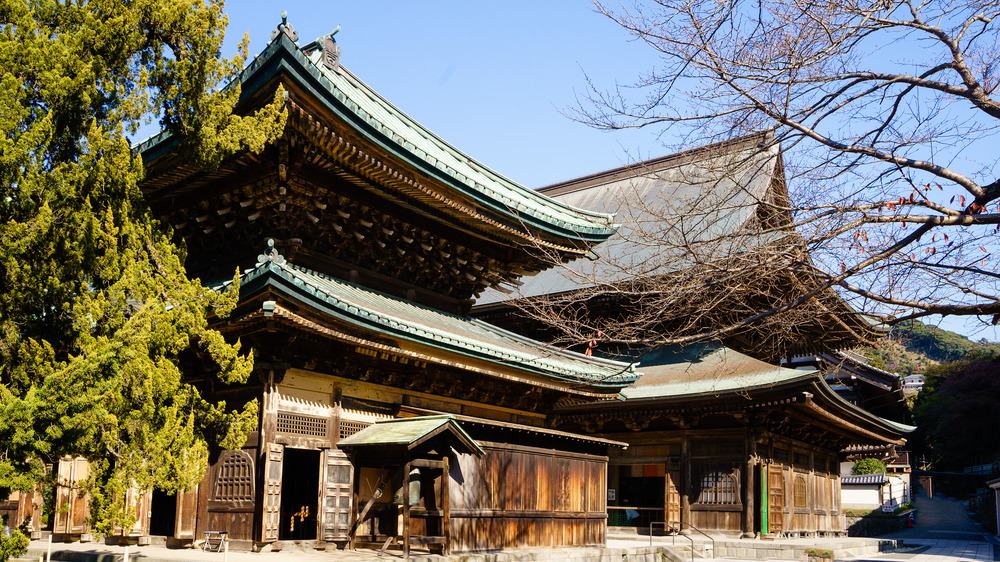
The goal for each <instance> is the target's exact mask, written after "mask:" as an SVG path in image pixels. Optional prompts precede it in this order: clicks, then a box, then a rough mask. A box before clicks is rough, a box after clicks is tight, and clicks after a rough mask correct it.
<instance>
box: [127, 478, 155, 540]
mask: <svg viewBox="0 0 1000 562" xmlns="http://www.w3.org/2000/svg"><path fill="white" fill-rule="evenodd" d="M125 502H126V503H125V505H126V506H127V507H126V509H128V510H129V513H130V514H131V515H132V516H133V517H135V521H134V522H133V523H132V527H131V528H130V529H128V531H127V532H125V533H124V534H125V535H127V536H130V537H144V536H147V535H149V518H150V516H151V515H152V512H151V508H152V507H153V491H152V490H150V491H148V492H144V491H142V490H140V489H138V488H129V489H128V491H127V492H126V493H125Z"/></svg>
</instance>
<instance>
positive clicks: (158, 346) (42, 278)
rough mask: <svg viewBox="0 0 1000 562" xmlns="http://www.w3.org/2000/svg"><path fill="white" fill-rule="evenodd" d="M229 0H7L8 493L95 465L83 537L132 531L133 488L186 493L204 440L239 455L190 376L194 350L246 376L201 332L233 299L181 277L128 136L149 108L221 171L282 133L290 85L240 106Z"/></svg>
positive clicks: (1, 233)
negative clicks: (90, 531)
mask: <svg viewBox="0 0 1000 562" xmlns="http://www.w3.org/2000/svg"><path fill="white" fill-rule="evenodd" d="M225 27H226V17H225V15H224V13H223V6H222V2H221V0H133V1H127V2H123V1H121V0H65V1H63V0H59V1H57V0H0V68H2V69H3V72H2V74H0V131H2V134H0V190H2V192H0V287H2V290H0V489H2V488H14V489H21V490H28V489H30V488H31V486H32V485H33V483H34V482H35V481H37V479H39V478H40V477H41V476H42V472H43V465H44V464H45V463H53V462H54V461H56V460H57V459H58V458H59V457H61V456H63V455H82V456H84V457H87V458H88V459H91V460H92V462H93V463H94V464H93V470H92V476H91V480H90V482H89V484H90V487H91V492H92V493H93V494H94V496H93V500H94V503H93V505H94V507H96V508H97V509H92V512H93V513H92V515H93V517H94V521H93V522H92V523H93V524H94V526H95V527H94V528H95V530H96V531H98V532H102V531H105V532H106V531H107V530H108V529H109V528H110V526H111V525H112V524H125V525H128V524H129V523H130V522H129V521H128V520H127V519H128V517H127V516H125V515H124V513H125V510H124V509H123V506H121V505H119V504H116V502H122V501H124V496H125V494H124V490H125V489H127V488H128V487H130V486H137V487H139V488H144V489H150V488H151V487H152V485H153V483H154V482H155V483H156V485H157V486H160V487H163V488H167V489H184V488H188V487H190V486H192V485H193V484H194V483H196V482H198V481H199V480H200V479H201V475H202V473H203V471H204V469H205V467H206V460H207V450H208V447H209V445H210V444H219V445H221V446H224V447H239V446H240V445H241V444H242V442H243V441H244V440H245V438H246V433H247V432H248V431H249V429H250V428H251V427H252V426H253V424H254V423H255V419H256V405H255V404H253V403H251V404H248V405H247V406H246V407H245V408H243V409H242V410H240V411H231V410H230V409H229V408H227V406H226V404H225V403H209V402H207V401H205V400H204V399H203V398H202V396H201V395H200V394H199V393H198V391H197V390H196V389H195V388H194V387H192V386H191V385H189V384H186V383H185V382H184V380H183V379H182V376H181V372H180V369H179V368H178V355H179V354H180V353H181V352H182V351H183V350H185V349H187V348H188V347H189V346H197V347H198V348H200V349H201V350H203V351H204V352H207V353H208V354H210V355H211V357H213V358H214V360H215V363H216V364H217V366H218V378H219V380H220V381H223V382H230V383H231V382H239V381H245V380H246V377H247V376H248V375H249V373H250V370H251V368H252V361H251V359H250V357H248V356H246V355H245V354H241V353H240V346H239V343H236V344H235V345H229V344H227V343H226V342H225V341H224V340H223V338H222V336H221V335H220V334H219V333H218V332H216V331H213V330H211V329H209V328H208V318H209V315H210V314H216V315H225V314H227V313H228V311H229V310H230V309H231V308H232V306H233V305H234V303H235V300H234V299H235V296H234V294H230V295H220V294H217V293H215V292H212V291H210V290H208V289H205V288H204V287H202V286H201V284H200V283H199V281H198V280H190V279H188V278H187V275H186V272H185V270H184V266H183V263H184V250H183V248H178V247H177V246H175V245H174V244H173V243H172V242H171V232H170V231H169V228H168V227H167V226H165V225H161V224H159V223H158V222H157V221H156V220H154V218H153V217H152V216H151V214H150V211H149V209H148V207H147V205H146V203H145V202H144V200H143V196H142V193H141V192H140V189H139V187H138V186H139V182H140V181H141V179H142V177H143V166H142V161H141V158H140V157H139V156H138V155H137V154H136V153H134V152H133V151H132V149H131V146H130V142H129V135H134V134H135V132H136V130H137V128H138V127H139V126H140V125H141V124H142V123H143V122H144V120H146V119H148V118H149V117H148V116H150V115H154V116H158V118H159V119H160V122H161V124H162V125H163V126H164V128H165V129H166V130H167V131H168V132H169V133H170V134H173V135H175V136H177V138H178V139H179V140H180V142H181V143H182V145H183V146H184V147H185V150H186V151H187V153H188V156H189V157H190V158H191V159H193V160H195V161H198V162H200V163H202V164H203V165H204V166H205V167H207V168H211V167H213V166H217V165H218V164H219V163H220V162H221V161H222V159H223V158H225V157H226V155H228V154H230V153H232V152H234V151H236V150H244V149H245V150H251V151H260V150H262V149H263V147H264V146H265V144H266V143H267V142H268V141H269V140H272V139H273V138H275V137H276V136H277V134H278V133H279V132H280V130H281V129H282V128H283V126H284V120H285V114H284V111H283V106H282V104H281V100H282V99H283V98H282V97H281V93H280V92H279V94H278V96H276V98H275V101H274V102H273V103H272V104H270V105H268V106H267V107H265V108H264V109H262V110H260V111H258V112H257V113H256V114H254V115H251V116H242V117H241V116H235V115H233V108H234V106H235V104H236V101H237V100H238V97H239V89H238V87H228V88H222V87H220V86H221V85H222V84H224V83H225V82H227V81H229V80H230V79H231V78H232V77H233V76H234V75H235V73H236V72H238V71H239V69H240V68H241V67H242V65H243V61H244V59H245V56H246V51H247V41H246V38H244V41H243V43H242V44H241V46H240V50H239V53H238V54H237V56H235V57H234V58H233V59H229V60H227V59H224V58H221V57H220V50H221V44H222V40H223V34H224V31H225Z"/></svg>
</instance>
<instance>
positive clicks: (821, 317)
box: [473, 132, 913, 537]
mask: <svg viewBox="0 0 1000 562" xmlns="http://www.w3.org/2000/svg"><path fill="white" fill-rule="evenodd" d="M772 140H773V139H772V137H771V136H770V133H767V132H764V133H758V134H752V135H748V136H744V137H737V138H734V139H731V140H727V141H724V142H720V143H717V144H714V145H709V146H704V147H700V148H696V149H692V150H688V151H684V152H681V153H677V154H672V155H668V156H664V157H660V158H655V159H652V160H647V161H643V162H637V163H634V164H632V165H629V166H625V167H621V168H617V169H613V170H607V171H604V172H600V173H597V174H592V175H589V176H585V177H581V178H578V179H574V180H570V181H566V182H562V183H558V184H554V185H551V186H546V187H543V188H540V189H539V191H540V192H542V193H545V194H547V195H551V196H552V197H553V198H555V199H556V200H558V201H562V202H565V203H567V204H570V205H573V206H577V207H582V208H587V209H591V210H595V211H601V212H607V213H613V214H615V215H616V216H617V217H618V218H617V220H618V222H619V223H620V227H619V229H618V231H617V232H616V234H614V235H613V236H611V237H610V238H609V239H608V241H607V242H604V243H603V244H601V245H600V246H598V247H597V248H596V249H595V252H596V253H597V254H598V255H599V256H600V259H598V260H586V261H584V260H581V261H577V262H572V263H569V264H566V265H565V266H562V267H557V268H553V269H550V270H547V271H544V272H541V273H539V274H537V275H535V276H533V277H530V278H527V279H525V281H524V283H523V285H522V286H520V287H519V288H518V290H517V291H516V292H515V293H513V294H505V293H503V292H500V291H495V290H490V291H487V292H486V293H485V294H484V296H483V298H481V299H480V300H479V301H478V302H477V304H476V306H475V307H474V309H473V315H474V316H476V317H478V318H482V319H484V320H487V321H489V322H492V323H494V324H496V325H498V326H502V327H505V328H508V329H511V330H515V331H519V332H520V333H523V334H525V335H528V336H531V337H535V338H539V339H543V340H545V339H547V338H549V337H551V336H552V334H553V333H554V332H555V330H553V329H552V324H553V323H554V322H557V320H551V319H550V320H548V321H545V319H539V317H538V310H539V309H541V311H542V313H543V314H544V313H545V312H546V310H545V307H553V306H573V307H576V309H574V314H580V313H581V312H580V311H581V307H585V308H586V313H587V314H589V315H590V316H589V317H588V319H589V321H590V323H591V324H592V325H594V326H601V325H602V322H603V320H604V319H611V320H610V321H611V322H614V321H616V318H621V315H623V314H627V311H629V310H630V307H635V308H640V307H641V306H647V307H648V306H649V302H653V303H655V302H656V299H655V296H654V297H653V298H647V296H646V295H647V294H648V293H650V292H655V291H656V290H658V289H657V287H660V286H663V287H669V286H670V283H671V281H672V279H673V277H674V276H679V277H683V276H684V275H687V274H688V272H689V271H695V274H696V275H697V274H698V272H700V271H708V272H711V271H712V268H711V267H705V265H706V263H708V264H711V262H713V261H717V262H719V263H720V264H721V267H719V268H717V269H718V270H721V271H725V272H727V273H728V269H727V267H726V265H728V264H727V263H726V260H731V261H732V263H737V264H747V263H751V264H756V263H757V262H755V261H752V260H755V259H758V258H757V256H763V257H761V258H759V259H760V263H765V264H766V263H768V262H767V261H766V260H768V259H771V260H773V261H775V262H783V263H784V264H786V265H787V264H788V260H787V259H784V260H774V258H775V257H778V258H781V257H783V256H784V255H786V254H787V253H788V252H789V250H791V252H792V254H793V255H797V254H799V253H800V252H799V250H798V246H797V241H798V240H797V238H796V235H795V233H794V230H793V229H792V226H791V224H792V217H791V216H790V214H789V213H788V211H787V209H788V207H789V205H788V193H787V188H786V180H785V176H784V163H783V159H782V153H781V151H780V147H779V146H777V145H776V144H775V143H773V142H772ZM797 261H798V262H799V263H798V265H797V266H796V267H788V268H787V271H784V270H777V271H769V272H768V273H769V278H768V279H767V280H766V281H765V280H763V279H762V280H761V285H760V286H757V287H755V286H754V285H752V284H750V285H748V286H747V289H745V290H743V291H742V292H732V296H731V297H730V299H738V300H739V302H731V301H730V302H725V301H723V302H721V303H717V304H715V305H714V306H715V307H717V308H719V309H722V310H718V311H714V310H706V311H703V312H702V315H703V316H704V317H705V318H707V319H709V321H712V320H713V319H718V321H727V320H729V319H728V318H727V317H726V313H727V310H725V309H727V308H729V307H732V308H737V306H742V307H744V309H746V308H747V306H746V305H747V303H751V305H750V307H749V308H752V309H755V310H767V309H768V308H771V307H773V306H776V305H777V304H780V303H781V302H784V301H783V300H781V299H782V298H786V297H783V296H782V295H784V294H786V292H787V293H790V292H791V291H793V290H795V289H796V288H797V287H801V286H803V285H807V284H808V283H807V282H808V279H807V276H808V275H809V268H808V261H807V260H801V259H799V260H797ZM699 268H700V269H699ZM634 272H643V273H642V274H641V275H642V276H644V277H645V278H648V279H651V280H652V281H651V282H650V283H643V282H642V281H643V279H642V277H640V278H639V281H636V279H635V278H634V277H635V274H634ZM804 278H805V279H804ZM661 279H662V283H661V284H659V285H658V284H657V283H660V280H661ZM650 287H652V288H650ZM729 289H730V288H729V287H722V288H721V289H720V288H717V287H714V286H713V284H712V283H710V282H709V280H708V278H707V276H706V280H705V282H704V283H702V284H700V285H699V287H698V291H699V292H701V293H704V294H706V295H709V298H706V299H705V300H706V301H709V302H711V301H712V300H713V298H715V296H714V294H713V292H720V293H725V292H726V291H728V290H729ZM635 299H646V301H640V305H639V306H636V303H635ZM716 300H719V299H717V298H716ZM532 301H535V302H542V303H543V306H542V307H537V306H532V305H531V302H532ZM810 307H811V308H810V309H809V312H810V313H809V314H807V315H800V316H799V318H798V319H797V321H796V322H795V324H794V325H789V326H782V329H781V330H780V331H779V330H773V331H745V332H742V333H737V334H736V335H734V336H729V337H728V338H726V339H724V340H723V341H722V342H721V343H702V344H694V345H688V346H685V347H679V346H666V347H655V348H652V349H650V348H648V347H636V345H634V344H631V345H630V344H628V343H627V342H616V341H614V340H613V339H611V338H612V336H609V335H605V338H604V339H605V340H607V341H600V342H596V341H595V342H594V343H597V344H598V345H597V346H596V347H594V348H592V350H591V351H592V353H593V354H594V355H603V356H607V357H612V358H615V359H617V360H625V361H629V362H631V363H632V364H634V365H636V369H637V371H639V373H640V375H641V376H640V378H639V379H638V380H637V381H636V382H635V383H633V384H632V385H630V386H629V387H627V388H625V389H624V390H622V392H621V398H620V399H618V400H615V401H591V402H586V403H577V404H567V405H559V406H557V407H556V408H555V409H554V410H553V411H552V413H551V424H552V426H553V427H556V428H559V429H564V430H567V431H572V432H578V433H583V434H586V435H593V436H600V437H603V438H608V439H613V440H617V441H623V442H626V443H628V444H629V447H628V448H627V449H620V450H614V451H612V452H611V453H610V455H611V458H610V466H609V474H608V487H609V489H608V497H609V500H608V514H609V520H608V524H609V526H612V527H615V526H621V527H638V528H642V527H647V526H648V525H649V523H650V522H670V523H673V525H672V526H673V527H674V528H677V529H688V528H689V527H693V528H696V529H699V530H703V531H706V532H710V533H719V534H724V535H730V536H736V535H739V536H743V537H753V536H759V535H761V534H784V535H815V534H824V535H827V534H829V535H839V534H842V533H844V532H845V528H844V522H843V518H842V517H841V511H840V505H841V491H840V463H841V460H843V459H844V458H845V457H846V456H847V455H849V454H853V453H856V452H858V451H877V452H878V453H879V455H881V454H883V453H886V452H891V451H893V449H894V447H899V446H901V445H902V444H903V443H904V441H905V435H906V434H908V433H909V432H910V431H912V429H913V428H912V427H911V426H908V425H906V424H905V422H907V421H908V419H907V418H906V416H905V408H902V405H901V403H899V402H896V401H895V400H896V396H895V395H894V394H893V390H898V388H899V387H898V384H896V385H895V386H892V385H893V382H892V376H891V374H889V373H884V372H877V370H874V369H872V368H866V367H867V366H866V365H862V364H859V363H858V361H848V360H846V359H845V357H850V358H854V355H853V354H845V353H844V352H842V351H840V350H842V349H844V348H849V347H854V346H857V345H859V344H860V343H863V342H871V341H873V340H875V339H877V338H879V337H881V336H882V335H883V334H884V332H885V330H884V328H882V327H881V326H879V325H878V324H876V323H874V322H872V321H871V320H870V319H868V318H866V317H865V316H863V315H861V314H858V313H856V312H854V310H853V309H851V307H850V306H849V305H848V304H847V303H845V302H844V301H843V300H842V299H841V298H840V297H839V296H838V295H837V294H836V293H835V292H833V291H832V290H826V291H823V292H821V293H820V294H818V295H816V297H815V298H814V299H813V301H812V303H811V304H810ZM622 311H626V312H625V313H623V312H622ZM667 312H668V313H666V314H663V315H662V316H663V318H664V320H663V322H662V327H663V328H665V329H669V328H673V327H674V326H673V325H671V322H676V320H677V319H676V318H675V316H672V315H671V314H669V311H667ZM552 318H558V314H554V315H552ZM626 319H627V316H626ZM658 327H659V326H657V325H655V324H649V325H648V326H647V327H646V329H647V330H649V331H650V332H651V333H652V334H653V335H652V337H650V338H648V339H655V332H656V330H657V329H658ZM693 327H694V328H700V329H703V328H705V327H709V326H704V325H702V326H698V325H693ZM637 339H641V338H637ZM580 347H582V346H580ZM806 355H808V357H810V358H812V361H810V362H804V361H803V362H798V363H789V362H788V358H790V357H799V358H801V357H802V356H806ZM783 360H784V362H785V363H786V364H787V366H779V365H781V363H782V362H783ZM796 367H798V368H796ZM849 369H853V370H851V371H850V372H851V373H854V374H855V375H857V376H856V377H855V378H854V379H851V381H852V385H851V390H852V391H856V392H852V393H845V392H844V390H845V388H846V387H844V385H843V384H842V383H841V381H842V380H844V379H848V378H850V377H849V375H848V374H847V372H848V370H849ZM861 377H863V378H861ZM858 378H861V381H858ZM831 384H832V385H835V387H832V386H831ZM841 387H844V388H841Z"/></svg>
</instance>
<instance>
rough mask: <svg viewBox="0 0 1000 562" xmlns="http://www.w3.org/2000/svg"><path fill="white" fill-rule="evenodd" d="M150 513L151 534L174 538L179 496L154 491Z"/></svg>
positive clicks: (158, 490)
mask: <svg viewBox="0 0 1000 562" xmlns="http://www.w3.org/2000/svg"><path fill="white" fill-rule="evenodd" d="M149 511H150V517H149V534H150V535H158V536H164V537H172V536H174V524H175V523H176V522H177V494H169V495H168V494H167V493H166V492H165V491H163V490H160V489H159V488H157V489H154V490H153V501H152V505H151V506H150V508H149Z"/></svg>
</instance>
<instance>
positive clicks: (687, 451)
mask: <svg viewBox="0 0 1000 562" xmlns="http://www.w3.org/2000/svg"><path fill="white" fill-rule="evenodd" d="M690 493H691V438H690V437H689V436H688V434H687V433H685V434H684V435H683V436H681V522H683V523H687V524H688V525H690V524H691V500H690V498H689V497H688V496H689V494H690ZM681 527H682V528H683V525H681Z"/></svg>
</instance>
